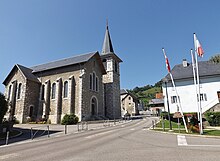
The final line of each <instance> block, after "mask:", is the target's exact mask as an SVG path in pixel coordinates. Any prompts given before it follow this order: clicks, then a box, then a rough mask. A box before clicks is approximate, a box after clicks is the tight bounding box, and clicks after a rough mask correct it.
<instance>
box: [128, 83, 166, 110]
mask: <svg viewBox="0 0 220 161" xmlns="http://www.w3.org/2000/svg"><path fill="white" fill-rule="evenodd" d="M161 87H162V81H159V82H157V83H155V85H154V86H153V85H149V84H148V85H145V86H143V87H135V88H134V89H133V90H128V91H129V92H130V93H132V94H134V95H135V96H136V97H138V98H139V99H140V100H141V101H142V102H143V104H144V106H145V107H147V106H148V103H149V100H151V99H153V98H155V96H156V93H159V92H161Z"/></svg>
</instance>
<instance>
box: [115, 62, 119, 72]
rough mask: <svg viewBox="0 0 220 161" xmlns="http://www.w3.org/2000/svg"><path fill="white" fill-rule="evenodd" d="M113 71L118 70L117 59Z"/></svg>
mask: <svg viewBox="0 0 220 161" xmlns="http://www.w3.org/2000/svg"><path fill="white" fill-rule="evenodd" d="M115 72H116V73H117V72H118V63H117V61H115Z"/></svg>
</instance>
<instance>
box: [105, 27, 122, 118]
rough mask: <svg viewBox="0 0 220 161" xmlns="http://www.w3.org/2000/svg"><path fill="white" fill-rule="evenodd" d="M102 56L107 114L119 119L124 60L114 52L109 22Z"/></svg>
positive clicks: (109, 116)
mask: <svg viewBox="0 0 220 161" xmlns="http://www.w3.org/2000/svg"><path fill="white" fill-rule="evenodd" d="M101 58H102V62H103V65H104V67H105V70H106V74H105V75H103V84H104V99H105V100H104V102H105V116H106V117H108V118H109V119H119V118H121V100H120V66H119V65H120V63H121V62H122V60H121V59H120V58H119V57H118V56H117V55H116V54H115V53H114V50H113V46H112V42H111V38H110V33H109V29H108V24H107V25H106V32H105V38H104V42H103V47H102V53H101Z"/></svg>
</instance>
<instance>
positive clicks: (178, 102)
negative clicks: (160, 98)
mask: <svg viewBox="0 0 220 161" xmlns="http://www.w3.org/2000/svg"><path fill="white" fill-rule="evenodd" d="M169 74H170V78H171V81H172V84H173V87H174V90H175V92H176V96H177V104H178V106H179V107H180V112H181V115H182V118H183V123H184V127H185V130H186V132H187V133H188V129H187V126H186V120H185V118H184V115H183V109H182V106H181V103H180V98H179V95H178V93H177V89H176V85H175V83H174V80H173V75H172V74H171V72H169Z"/></svg>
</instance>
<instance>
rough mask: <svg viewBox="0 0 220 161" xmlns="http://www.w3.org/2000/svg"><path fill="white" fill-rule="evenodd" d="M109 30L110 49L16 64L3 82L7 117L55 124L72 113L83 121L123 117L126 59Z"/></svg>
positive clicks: (106, 41) (107, 38) (107, 41)
mask: <svg viewBox="0 0 220 161" xmlns="http://www.w3.org/2000/svg"><path fill="white" fill-rule="evenodd" d="M106 33H107V35H105V40H104V44H106V43H109V42H110V45H109V46H107V48H106V46H105V45H103V46H105V49H106V50H109V52H102V54H101V55H100V54H99V52H92V53H87V54H82V55H78V56H75V57H72V58H67V59H63V60H58V61H54V62H50V63H46V64H42V65H38V66H34V67H30V68H27V67H24V66H22V65H18V64H16V65H15V66H14V67H13V69H12V70H11V72H10V73H9V75H8V76H7V77H6V79H5V81H4V82H3V84H4V85H5V96H6V98H7V100H8V101H9V110H8V112H7V114H6V117H7V118H8V119H13V118H14V117H15V118H16V119H17V120H18V121H19V122H20V123H26V122H29V121H37V120H42V119H44V120H50V122H51V123H53V124H59V123H61V120H62V118H63V116H64V115H65V114H71V113H73V114H75V115H77V116H78V117H79V120H80V121H82V120H96V119H118V118H120V117H121V110H120V109H121V107H120V68H119V63H120V62H122V61H121V60H120V58H119V57H117V55H115V53H114V52H113V48H112V46H111V40H110V36H109V31H108V27H107V30H106ZM108 47H111V48H110V49H108ZM103 48H104V47H103ZM111 50H112V51H111Z"/></svg>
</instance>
